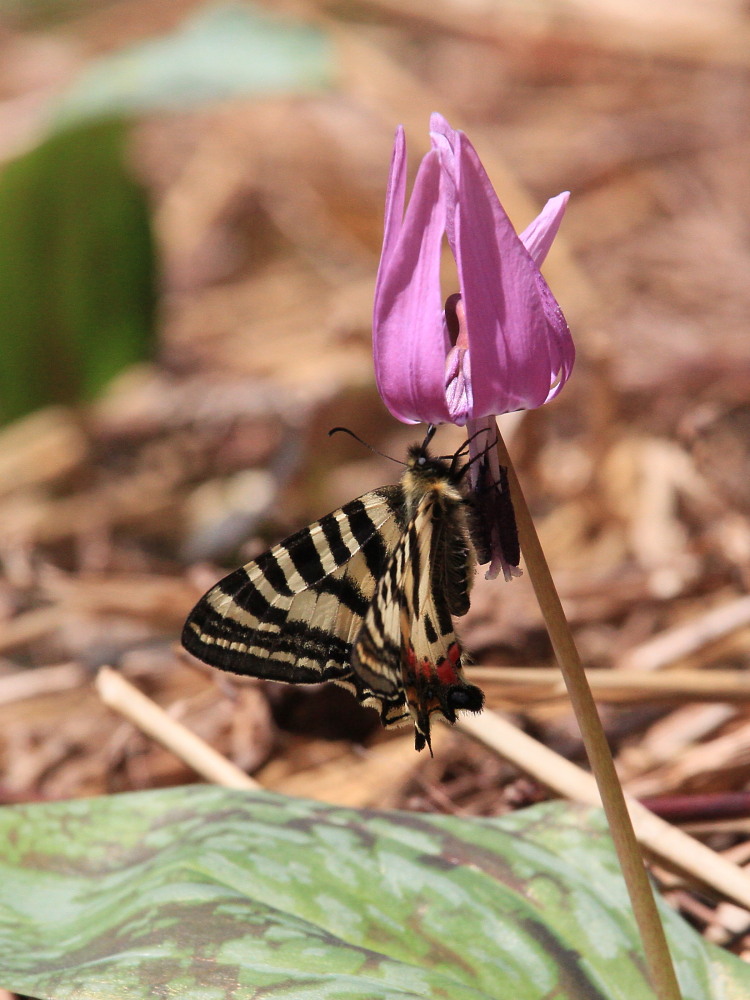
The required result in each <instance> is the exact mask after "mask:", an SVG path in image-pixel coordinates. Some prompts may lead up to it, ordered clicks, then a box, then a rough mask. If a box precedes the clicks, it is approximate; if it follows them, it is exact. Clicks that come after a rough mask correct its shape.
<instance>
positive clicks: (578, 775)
mask: <svg viewBox="0 0 750 1000" xmlns="http://www.w3.org/2000/svg"><path fill="white" fill-rule="evenodd" d="M459 725H460V726H461V728H462V729H463V730H464V731H465V732H467V733H469V734H470V735H471V736H475V737H476V738H477V739H479V740H481V741H482V742H483V743H486V744H487V746H490V747H492V749H493V750H496V751H497V752H498V753H499V754H501V755H502V756H503V757H505V758H506V759H507V760H509V761H511V762H512V763H513V764H515V765H516V766H517V767H519V768H521V769H522V770H523V771H525V772H526V773H528V774H531V775H532V776H533V777H534V778H536V779H537V780H538V781H540V782H541V783H542V784H544V785H546V786H547V787H548V788H551V789H552V790H553V791H555V792H557V793H558V794H559V795H563V796H565V798H568V799H572V800H573V801H575V802H583V803H585V804H586V805H595V806H599V805H601V799H600V797H599V792H598V789H597V787H596V782H595V780H594V779H593V778H592V776H591V775H590V774H588V773H587V772H586V771H584V770H582V768H580V767H578V766H577V765H576V764H573V763H571V762H570V761H569V760H566V759H565V758H564V757H561V756H560V755H559V754H557V753H555V752H554V750H550V749H549V748H548V747H545V746H544V745H543V744H542V743H539V742H537V741H536V740H535V739H532V737H531V736H527V735H526V733H522V732H521V731H520V730H519V729H517V728H516V727H515V726H513V725H512V724H511V723H509V722H507V721H506V720H505V719H503V718H501V717H500V716H499V715H497V714H496V713H493V712H484V713H483V714H482V715H480V716H464V717H463V718H462V719H461V721H460V722H459ZM626 802H627V806H628V812H629V813H630V817H631V819H632V821H633V828H634V829H635V832H636V836H637V837H638V840H639V842H640V843H641V844H642V845H643V847H644V848H646V850H648V851H649V852H650V853H652V854H654V855H655V856H656V857H658V858H660V859H661V860H662V861H663V862H664V863H665V864H667V865H669V866H670V867H671V868H675V869H677V870H678V871H680V872H682V873H684V874H685V875H687V876H689V877H690V878H691V879H694V880H695V881H697V882H699V883H701V884H703V885H706V886H709V887H710V888H712V889H714V890H715V891H716V892H718V893H720V894H721V895H723V896H726V897H727V898H728V899H732V900H734V901H735V902H736V903H739V904H740V905H741V906H744V907H748V906H750V875H748V874H747V873H746V872H744V871H743V870H742V868H740V867H739V866H738V865H735V864H733V863H732V862H731V861H727V860H726V858H723V857H722V856H721V855H720V854H716V852H715V851H712V850H711V849H710V848H708V847H706V846H705V845H704V844H701V843H699V842H698V841H697V840H694V839H693V838H692V837H690V836H689V835H688V834H686V833H683V831H682V830H678V829H677V827H674V826H671V825H670V824H669V823H665V822H664V820H661V819H659V817H658V816H655V815H654V814H653V813H651V812H649V811H648V809H646V808H645V806H642V805H641V804H640V803H639V802H636V801H635V800H633V799H631V798H627V799H626Z"/></svg>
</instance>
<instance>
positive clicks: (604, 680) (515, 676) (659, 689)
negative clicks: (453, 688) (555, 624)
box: [468, 667, 750, 702]
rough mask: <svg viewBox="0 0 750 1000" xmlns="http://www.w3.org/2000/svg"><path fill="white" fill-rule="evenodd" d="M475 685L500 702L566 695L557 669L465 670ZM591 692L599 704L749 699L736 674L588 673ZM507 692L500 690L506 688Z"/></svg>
mask: <svg viewBox="0 0 750 1000" xmlns="http://www.w3.org/2000/svg"><path fill="white" fill-rule="evenodd" d="M468 673H469V674H470V675H471V677H472V679H473V680H474V681H476V682H477V683H480V682H481V683H484V684H486V685H495V686H496V691H497V693H498V694H500V695H501V696H502V697H503V698H516V697H522V698H524V699H528V698H529V697H531V698H534V699H537V700H541V699H548V698H561V697H564V696H565V694H566V688H565V683H564V681H563V679H562V674H561V673H560V671H559V670H558V669H557V668H556V667H469V668H468ZM586 676H587V677H588V681H589V684H590V686H591V690H592V692H593V693H594V695H595V696H596V698H597V699H598V700H599V701H614V702H622V701H625V702H630V701H656V700H662V699H664V700H669V701H688V700H690V701H722V702H725V701H740V702H743V701H750V676H749V675H748V674H747V673H746V672H744V671H740V670H670V671H669V672H667V673H657V674H650V673H649V674H646V673H643V672H642V671H640V670H639V671H635V670H634V671H632V672H631V671H628V673H624V672H622V671H619V670H601V669H600V670H587V671H586ZM506 688H507V689H508V690H505V689H506Z"/></svg>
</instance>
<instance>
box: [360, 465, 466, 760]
mask: <svg viewBox="0 0 750 1000" xmlns="http://www.w3.org/2000/svg"><path fill="white" fill-rule="evenodd" d="M426 471H427V470H426ZM440 471H441V472H442V471H444V470H442V469H440ZM420 488H421V495H420ZM410 491H411V493H410ZM406 492H407V510H408V509H409V508H411V510H412V511H413V513H412V516H411V518H410V519H409V521H408V522H407V524H406V525H405V527H404V531H403V534H402V536H401V538H400V540H399V541H398V543H397V545H396V547H395V549H394V551H393V555H392V556H391V559H390V561H389V563H388V566H387V567H386V569H385V572H384V574H383V576H382V577H381V579H380V581H379V582H378V585H377V587H376V589H375V594H374V596H373V599H372V602H371V604H370V608H369V610H368V612H367V615H366V616H365V621H364V625H363V627H362V631H361V633H360V635H359V638H358V640H357V642H356V643H355V645H354V650H353V657H352V663H353V666H354V672H355V674H356V675H357V676H359V677H360V678H362V679H363V680H364V681H366V683H367V684H368V686H369V687H370V688H371V689H372V690H373V691H374V692H375V693H377V694H378V695H379V696H380V697H383V698H389V699H391V702H393V701H395V699H396V697H397V696H400V697H402V698H403V699H404V701H405V704H406V708H408V711H409V714H410V715H411V717H412V719H413V721H414V725H415V729H416V746H417V749H418V750H419V749H421V748H422V747H423V746H425V744H427V745H429V744H430V717H431V716H432V715H433V714H438V715H439V716H442V717H444V718H445V719H446V720H447V721H448V722H451V723H453V722H455V721H456V710H457V709H468V710H469V711H475V712H476V711H479V710H480V709H481V708H482V705H483V702H484V697H483V695H482V692H481V691H480V690H479V688H476V687H474V686H473V685H469V684H467V683H466V681H465V679H464V676H463V671H462V668H461V648H460V645H459V642H458V639H457V637H456V634H455V631H454V628H453V620H452V614H458V615H461V614H465V613H466V611H467V610H468V608H469V591H470V589H471V583H472V579H473V575H474V569H475V562H476V560H475V556H474V548H473V545H472V542H471V539H470V534H469V527H468V523H467V518H466V511H465V501H464V498H463V495H462V493H461V492H460V491H459V490H458V489H457V488H456V484H455V483H452V482H451V481H450V478H449V477H445V476H444V475H443V476H442V477H439V476H437V475H436V476H435V477H434V478H433V480H432V481H430V480H429V479H427V478H426V477H420V478H417V482H416V483H410V482H409V481H408V480H407V481H406ZM410 495H411V503H409V497H410ZM382 721H383V724H384V725H386V726H387V725H392V724H394V722H395V720H393V721H392V720H389V719H388V718H387V716H386V715H385V714H383V716H382Z"/></svg>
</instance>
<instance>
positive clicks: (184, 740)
mask: <svg viewBox="0 0 750 1000" xmlns="http://www.w3.org/2000/svg"><path fill="white" fill-rule="evenodd" d="M96 688H97V691H98V692H99V695H100V697H101V699H102V701H103V702H104V704H105V705H107V706H109V708H112V709H114V710H115V711H116V712H119V713H120V715H124V716H125V718H126V719H129V720H130V722H132V723H133V725H134V726H137V727H138V729H140V730H141V731H142V732H144V733H146V734H147V735H148V736H151V737H152V738H153V739H155V740H157V741H158V742H159V743H161V745H162V746H163V747H166V748H167V750H171V751H172V753H174V754H176V755H177V756H178V757H179V758H180V760H184V761H185V763H186V764H188V765H189V766H190V767H192V768H193V770H195V771H197V772H198V774H200V775H202V776H203V777H204V778H206V779H207V780H208V781H213V782H215V783H216V784H217V785H224V786H225V787H226V788H259V787H260V786H259V785H258V783H257V781H253V779H252V778H251V777H250V776H249V775H247V774H245V772H244V771H241V770H240V769H239V768H238V767H237V766H236V765H234V764H233V763H232V762H231V761H229V760H227V759H226V757H222V755H221V754H220V753H217V752H216V750H214V749H213V747H210V746H209V745H208V744H207V743H205V742H204V741H203V740H202V739H201V738H200V737H199V736H196V735H195V733H191V732H190V730H189V729H187V728H186V727H185V726H183V725H182V723H180V722H177V721H175V720H174V719H173V718H171V716H169V715H167V713H166V712H165V711H164V709H162V708H159V706H158V705H156V704H155V703H154V702H153V701H151V699H150V698H147V697H146V696H145V695H144V694H142V693H141V692H140V691H139V690H138V688H136V687H133V685H132V684H131V683H130V682H129V681H126V680H125V678H124V677H122V676H121V675H120V674H118V673H117V671H115V670H112V669H111V667H102V669H101V670H100V671H99V673H98V675H97V678H96Z"/></svg>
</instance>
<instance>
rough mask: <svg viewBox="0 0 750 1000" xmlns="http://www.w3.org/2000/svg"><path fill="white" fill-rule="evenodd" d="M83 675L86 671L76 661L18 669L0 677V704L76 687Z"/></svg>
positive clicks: (83, 678)
mask: <svg viewBox="0 0 750 1000" xmlns="http://www.w3.org/2000/svg"><path fill="white" fill-rule="evenodd" d="M85 677H86V671H85V670H84V668H83V667H82V666H80V665H79V664H78V663H61V664H60V665H59V666H56V667H36V668H35V669H34V670H19V672H18V673H16V674H8V675H7V676H6V677H0V705H7V704H8V703H9V702H13V701H24V700H25V699H26V698H36V697H37V696H38V695H45V694H57V693H59V692H60V691H70V690H71V688H75V687H78V685H79V684H81V683H82V682H83V681H84V680H85Z"/></svg>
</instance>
